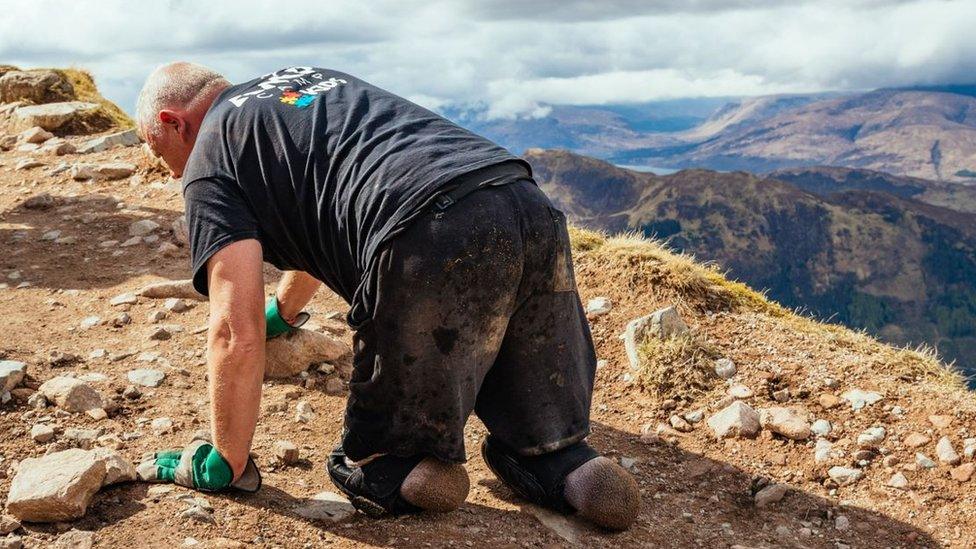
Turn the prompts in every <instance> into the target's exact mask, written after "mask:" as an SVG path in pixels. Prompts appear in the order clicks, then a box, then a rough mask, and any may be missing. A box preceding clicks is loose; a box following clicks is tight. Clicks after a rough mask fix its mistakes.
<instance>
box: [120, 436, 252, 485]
mask: <svg viewBox="0 0 976 549" xmlns="http://www.w3.org/2000/svg"><path fill="white" fill-rule="evenodd" d="M136 474H137V475H138V477H139V480H143V481H146V482H173V483H176V484H179V485H180V486H186V487H187V488H193V489H195V490H203V491H207V492H216V491H220V490H224V489H227V488H236V489H239V490H244V491H246V492H256V491H257V490H258V488H260V487H261V474H260V473H259V472H258V468H257V466H256V465H255V464H254V461H253V460H250V459H249V460H248V462H247V465H246V466H245V467H244V473H243V474H242V475H241V476H240V478H238V479H237V480H236V481H234V479H233V476H234V472H233V471H232V470H231V468H230V464H229V463H227V460H226V459H224V457H223V456H221V455H220V452H218V451H217V449H216V448H214V447H213V444H211V443H210V442H209V441H206V440H194V441H193V442H191V443H190V445H189V446H187V447H186V448H184V449H183V450H164V451H161V452H152V453H149V454H146V455H144V456H143V457H142V462H141V463H140V464H139V466H138V467H136Z"/></svg>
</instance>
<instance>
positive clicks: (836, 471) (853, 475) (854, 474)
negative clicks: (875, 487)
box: [827, 465, 864, 486]
mask: <svg viewBox="0 0 976 549" xmlns="http://www.w3.org/2000/svg"><path fill="white" fill-rule="evenodd" d="M863 474H864V473H862V472H861V470H860V469H854V468H852V467H841V466H839V465H838V466H835V467H831V468H830V469H828V470H827V476H829V477H830V478H831V479H832V480H833V481H834V482H836V483H837V484H839V485H841V486H844V485H847V484H852V483H854V482H857V481H858V480H860V479H861V476H862V475H863Z"/></svg>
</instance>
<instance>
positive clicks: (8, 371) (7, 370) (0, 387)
mask: <svg viewBox="0 0 976 549" xmlns="http://www.w3.org/2000/svg"><path fill="white" fill-rule="evenodd" d="M26 372H27V365H26V364H24V363H23V362H18V361H16V360H0V392H3V391H9V390H11V389H13V388H15V387H17V386H18V385H20V382H21V381H23V380H24V374H25V373H26Z"/></svg>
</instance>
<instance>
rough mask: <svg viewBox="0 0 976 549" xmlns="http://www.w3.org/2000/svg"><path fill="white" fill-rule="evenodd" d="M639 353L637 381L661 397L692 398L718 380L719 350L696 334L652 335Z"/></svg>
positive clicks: (645, 388) (639, 349)
mask: <svg viewBox="0 0 976 549" xmlns="http://www.w3.org/2000/svg"><path fill="white" fill-rule="evenodd" d="M638 356H639V357H640V370H639V371H638V372H637V381H638V383H639V384H640V386H641V387H643V388H644V390H646V391H648V392H651V393H655V394H656V395H658V396H660V397H661V398H673V399H681V400H691V399H693V398H694V397H697V396H699V395H701V394H702V393H704V392H706V391H708V390H709V389H711V388H712V386H713V385H714V384H715V383H716V382H717V378H716V377H715V371H714V370H715V367H714V360H715V359H716V358H718V357H719V353H718V352H716V351H715V350H714V349H713V348H712V347H711V346H710V345H708V343H707V342H706V341H705V340H704V339H702V338H701V337H700V336H697V335H693V334H685V335H681V336H675V337H669V338H667V339H659V338H649V339H648V340H647V341H646V342H644V344H643V345H641V346H640V348H638Z"/></svg>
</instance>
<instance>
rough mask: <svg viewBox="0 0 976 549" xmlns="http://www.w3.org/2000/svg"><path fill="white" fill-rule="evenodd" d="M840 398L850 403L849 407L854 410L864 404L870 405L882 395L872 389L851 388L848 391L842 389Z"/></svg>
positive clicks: (862, 406)
mask: <svg viewBox="0 0 976 549" xmlns="http://www.w3.org/2000/svg"><path fill="white" fill-rule="evenodd" d="M840 398H842V399H844V400H846V401H847V402H849V403H850V404H851V408H852V409H854V410H860V409H861V408H864V407H865V406H870V405H872V404H875V403H877V402H878V401H879V400H881V399H882V398H883V397H882V396H881V395H880V394H878V393H875V392H874V391H862V390H860V389H851V390H850V391H844V393H842V394H841V395H840Z"/></svg>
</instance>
